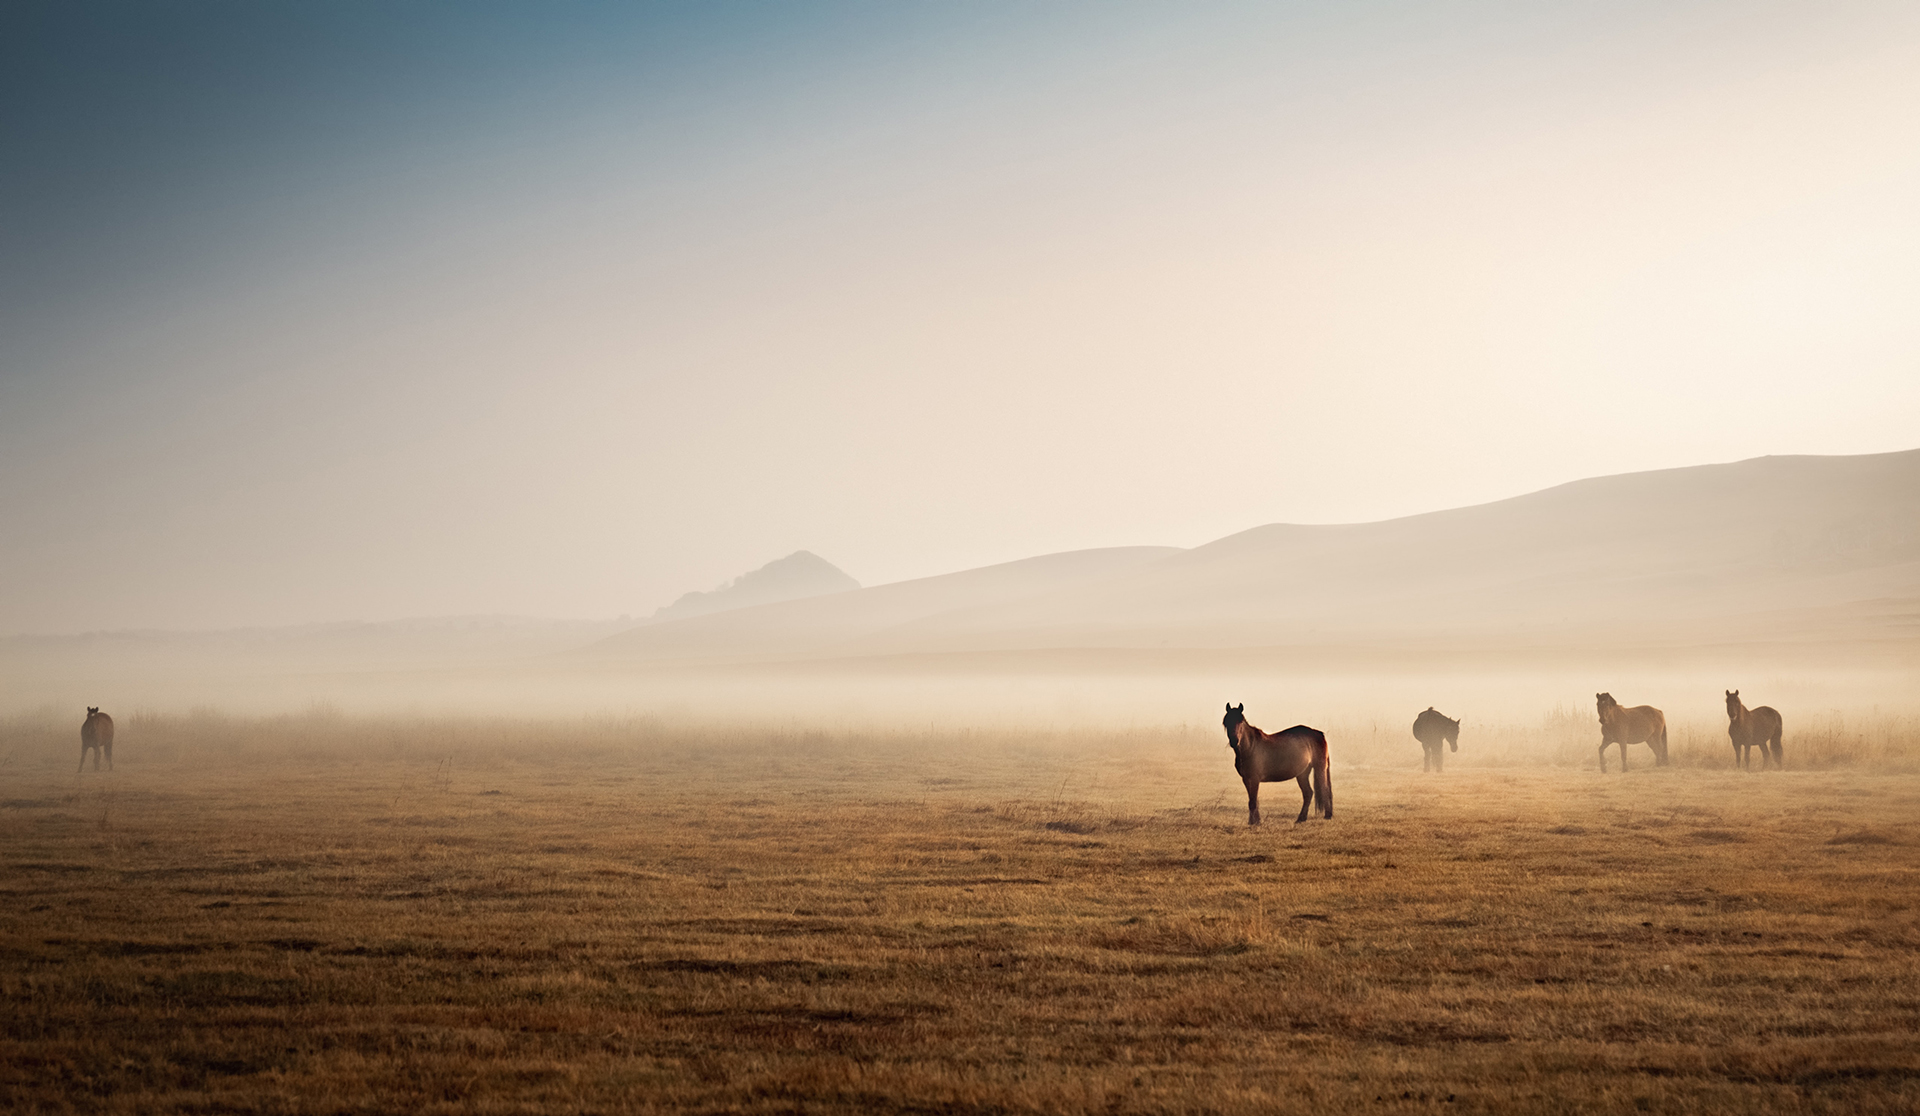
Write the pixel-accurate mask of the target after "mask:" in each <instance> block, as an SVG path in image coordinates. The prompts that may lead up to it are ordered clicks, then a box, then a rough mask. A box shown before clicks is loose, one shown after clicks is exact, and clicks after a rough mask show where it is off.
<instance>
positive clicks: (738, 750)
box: [0, 713, 1920, 1113]
mask: <svg viewBox="0 0 1920 1116" xmlns="http://www.w3.org/2000/svg"><path fill="white" fill-rule="evenodd" d="M1561 719H1562V720H1564V721H1565V724H1564V725H1561V724H1560V723H1559V722H1558V721H1556V720H1555V718H1552V717H1549V718H1547V719H1545V720H1544V721H1543V722H1542V723H1541V724H1540V725H1538V726H1510V727H1508V728H1506V729H1503V730H1500V731H1498V732H1496V731H1493V730H1489V731H1487V732H1485V733H1483V734H1482V735H1481V736H1480V737H1479V738H1476V737H1475V736H1473V735H1469V736H1468V737H1467V738H1466V740H1465V741H1464V742H1463V745H1462V751H1461V752H1460V753H1459V755H1457V756H1456V757H1453V766H1452V767H1450V768H1449V770H1448V772H1447V773H1446V774H1445V775H1443V776H1429V775H1423V774H1422V773H1421V772H1420V770H1419V750H1418V746H1417V745H1416V744H1415V743H1414V742H1413V741H1412V740H1411V739H1410V738H1408V737H1406V736H1405V735H1404V729H1399V728H1397V727H1396V729H1395V730H1394V731H1393V732H1390V733H1389V732H1384V731H1382V730H1379V729H1378V728H1375V729H1373V730H1369V729H1367V728H1366V727H1365V726H1361V725H1354V726H1346V727H1344V728H1341V727H1336V726H1329V734H1330V736H1331V737H1332V741H1333V745H1334V748H1335V758H1336V766H1335V792H1336V807H1337V816H1336V817H1335V818H1334V820H1332V821H1331V822H1323V821H1319V820H1315V821H1312V822H1309V823H1307V824H1305V825H1301V826H1298V827H1295V826H1293V825H1291V824H1288V819H1290V818H1291V816H1292V810H1293V809H1294V798H1295V791H1294V789H1293V788H1292V786H1291V784H1288V785H1284V786H1280V785H1276V786H1271V787H1269V788H1268V790H1267V796H1268V798H1267V801H1268V803H1270V809H1269V811H1268V815H1269V818H1270V819H1272V820H1270V821H1269V823H1268V824H1267V825H1266V826H1265V827H1263V828H1262V829H1259V830H1250V829H1249V828H1248V827H1247V826H1246V825H1245V824H1244V822H1245V803H1244V796H1243V795H1242V793H1241V791H1240V789H1239V787H1238V785H1237V783H1236V782H1235V780H1234V778H1233V774H1232V771H1231V767H1230V763H1229V759H1228V753H1227V751H1226V748H1225V746H1224V739H1223V738H1222V737H1221V736H1220V734H1219V730H1218V729H1217V728H1215V727H1213V726H1210V725H1209V726H1196V727H1191V728H1187V729H1179V730H1173V729H1170V730H1165V731H1136V732H1128V733H1116V734H1111V735H1073V734H1049V733H1039V732H1034V733H1016V732H1005V733H964V732H954V733H934V732H929V733H924V734H918V735H899V736H885V735H861V734H853V733H830V732H804V731H798V730H793V729H785V730H771V729H755V728H751V727H736V728H715V727H710V728H705V729H675V728H672V727H670V726H665V725H661V724H659V723H657V722H652V721H646V720H635V721H583V722H570V723H561V722H515V721H507V720H499V721H455V720H416V721H409V720H356V719H350V718H344V717H338V716H327V715H318V716H310V717H304V718H280V719H260V720H232V719H225V718H220V717H215V716H211V715H208V716H200V717H193V718H158V717H155V718H129V719H127V720H126V721H125V722H123V724H122V726H121V732H120V740H119V743H118V746H117V749H116V751H117V755H116V759H117V760H118V761H119V766H118V770H116V771H114V772H111V773H108V772H101V773H98V774H96V773H94V772H93V771H92V770H90V769H89V770H88V771H86V772H84V773H83V774H81V775H79V776H76V775H75V774H74V772H73V770H72V765H73V763H74V761H75V760H76V759H77V753H78V743H77V721H76V722H75V724H73V725H67V724H64V723H62V724H58V725H53V724H50V723H45V722H43V721H41V720H36V719H22V720H15V721H10V722H6V723H4V724H0V894H3V895H4V899H5V902H4V905H3V906H0V995H3V996H4V1002H5V1004H6V1012H5V1015H4V1020H3V1021H0V1107H5V1108H6V1109H8V1110H10V1111H16V1112H38V1111H46V1112H55V1111H86V1112H109V1113H115V1112H127V1113H132V1112H241V1111H246V1112H286V1113H332V1112H375V1111H380V1112H391V1111H420V1112H483V1113H489V1112H500V1113H511V1112H559V1111H565V1112H647V1111H713V1112H721V1111H728V1112H731V1111H741V1112H800V1111H805V1112H820V1113H829V1112H888V1111H899V1112H921V1113H989V1112H996V1113H997V1112H1034V1113H1094V1112H1099V1113H1109V1112H1221V1113H1233V1112H1273V1111H1315V1112H1326V1111H1337V1112H1347V1111H1356V1112H1369V1113H1389V1112H1403V1111H1415V1112H1516V1111H1555V1112H1562V1113H1578V1112H1620V1111H1635V1110H1646V1111H1653V1112H1729V1113H1731V1112H1744V1113H1765V1112H1912V1111H1916V1110H1920V855H1917V854H1920V821H1917V820H1916V819H1920V775H1916V774H1914V773H1912V771H1911V770H1910V769H1908V768H1907V767H1905V766H1904V760H1903V759H1902V757H1903V756H1905V755H1908V754H1910V753H1909V750H1908V748H1907V745H1908V744H1909V743H1911V741H1910V740H1909V739H1908V738H1907V735H1906V734H1908V733H1909V732H1910V730H1911V728H1912V725H1911V723H1910V722H1896V721H1890V720H1886V719H1882V720H1880V721H1874V722H1871V723H1870V724H1868V723H1867V722H1855V728H1854V729H1849V728H1847V727H1846V724H1845V723H1844V722H1843V723H1841V724H1840V727H1838V728H1834V727H1832V726H1831V725H1830V726H1829V729H1830V731H1829V733H1828V737H1827V738H1826V740H1827V743H1826V744H1825V745H1821V744H1820V743H1819V738H1818V737H1817V735H1816V734H1809V735H1808V736H1807V737H1806V739H1804V740H1803V741H1802V742H1801V745H1800V747H1799V749H1798V751H1796V741H1795V738H1794V737H1793V736H1791V735H1790V737H1789V742H1788V748H1789V762H1790V763H1793V764H1797V765H1799V766H1800V767H1802V768H1803V769H1802V770H1794V771H1789V772H1786V773H1784V774H1782V773H1777V772H1768V773H1765V774H1760V773H1742V772H1736V771H1731V770H1726V769H1725V760H1724V757H1721V755H1720V750H1723V749H1724V747H1725V746H1724V741H1723V740H1722V741H1719V742H1716V741H1714V740H1712V739H1711V734H1710V733H1709V732H1707V731H1706V729H1702V730H1701V733H1700V740H1699V741H1697V742H1696V744H1697V746H1690V745H1688V744H1687V741H1686V738H1685V737H1684V735H1677V736H1676V739H1675V754H1676V760H1677V762H1676V763H1675V765H1674V766H1671V767H1667V768H1662V769H1655V768H1654V767H1653V766H1652V764H1651V760H1650V756H1649V755H1648V753H1647V751H1646V750H1645V749H1644V748H1636V749H1635V750H1634V753H1633V760H1634V765H1635V766H1634V770H1633V771H1632V772H1630V773H1628V774H1626V775H1621V774H1619V773H1618V770H1617V765H1616V767H1615V770H1614V771H1613V772H1612V773H1609V774H1608V775H1605V776H1602V775H1600V774H1599V773H1598V772H1597V771H1596V770H1595V769H1594V767H1593V762H1592V732H1591V730H1590V728H1589V727H1587V726H1586V725H1585V724H1582V723H1581V721H1582V720H1583V718H1582V717H1581V716H1579V715H1578V714H1576V713H1568V714H1564V715H1562V717H1561ZM1862 724H1866V725H1867V727H1866V728H1860V727H1859V726H1860V725H1862ZM1268 727H1276V728H1277V727H1282V726H1278V725H1273V726H1268ZM1856 729H1858V731H1856ZM1369 731H1371V732H1372V735H1371V737H1369V736H1368V733H1369ZM1503 733H1504V735H1502V734H1503ZM1563 733H1564V735H1565V739H1564V740H1561V739H1559V734H1563ZM1343 734H1344V735H1343ZM1876 734H1877V735H1876ZM1501 741H1504V743H1501ZM1716 744H1717V748H1716V747H1715V745H1716ZM1822 747H1825V748H1826V749H1827V750H1826V751H1822V750H1821V748H1822ZM1476 749H1478V750H1476ZM1807 767H1812V768H1814V770H1806V769H1804V768H1807Z"/></svg>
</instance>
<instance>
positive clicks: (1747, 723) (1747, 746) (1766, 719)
mask: <svg viewBox="0 0 1920 1116" xmlns="http://www.w3.org/2000/svg"><path fill="white" fill-rule="evenodd" d="M1780 732H1781V728H1780V714H1779V713H1778V712H1777V711H1775V710H1774V708H1773V707H1772V706H1771V705H1762V706H1760V707H1759V708H1757V709H1748V708H1747V707H1746V706H1744V705H1741V704H1740V691H1739V690H1728V691H1727V735H1728V736H1729V737H1731V738H1732V740H1733V762H1734V764H1735V765H1736V766H1739V767H1744V768H1747V769H1749V770H1751V769H1752V766H1753V761H1752V755H1753V749H1755V748H1758V749H1760V770H1762V771H1765V770H1766V769H1767V760H1768V759H1772V760H1773V765H1774V766H1775V767H1779V768H1783V769H1784V768H1785V767H1786V766H1787V765H1786V762H1785V761H1784V760H1782V759H1781V758H1780V756H1781V748H1780ZM1769 748H1771V749H1772V755H1771V756H1769V755H1768V749H1769Z"/></svg>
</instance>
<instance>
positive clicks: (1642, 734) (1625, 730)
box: [1593, 694, 1667, 774]
mask: <svg viewBox="0 0 1920 1116" xmlns="http://www.w3.org/2000/svg"><path fill="white" fill-rule="evenodd" d="M1593 696H1594V697H1595V698H1596V699H1597V700H1598V702H1599V705H1600V770H1601V771H1603V772H1604V771H1606V769H1607V745H1609V744H1613V743H1616V742H1617V743H1618V744H1619V745H1620V771H1621V773H1622V774H1625V773H1626V770H1627V745H1629V744H1646V745H1648V746H1650V747H1652V748H1653V762H1654V763H1655V764H1657V765H1659V766H1661V767H1665V766H1666V765H1667V715H1666V714H1665V713H1662V712H1660V711H1659V710H1658V709H1655V708H1654V707H1653V706H1651V705H1636V706H1634V707H1633V708H1631V709H1629V708H1627V707H1626V706H1624V705H1621V704H1620V703H1619V702H1617V701H1615V700H1613V695H1612V694H1595V695H1593Z"/></svg>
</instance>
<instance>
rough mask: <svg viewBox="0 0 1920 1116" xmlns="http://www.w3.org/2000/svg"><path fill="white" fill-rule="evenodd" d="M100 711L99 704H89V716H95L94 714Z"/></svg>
mask: <svg viewBox="0 0 1920 1116" xmlns="http://www.w3.org/2000/svg"><path fill="white" fill-rule="evenodd" d="M99 712H100V707H99V706H97V705H89V706H87V716H89V717H92V716H94V715H96V714H98V713H99Z"/></svg>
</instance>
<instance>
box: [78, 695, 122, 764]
mask: <svg viewBox="0 0 1920 1116" xmlns="http://www.w3.org/2000/svg"><path fill="white" fill-rule="evenodd" d="M88 752H92V753H93V769H94V770H95V771H98V770H100V757H101V756H102V755H104V756H106V757H107V770H108V771H112V770H113V718H112V717H109V716H107V715H106V714H105V713H102V712H100V707H99V706H97V705H89V706H87V720H86V723H85V724H83V725H81V726H80V767H79V769H78V770H79V771H85V770H86V769H87V753H88Z"/></svg>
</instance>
